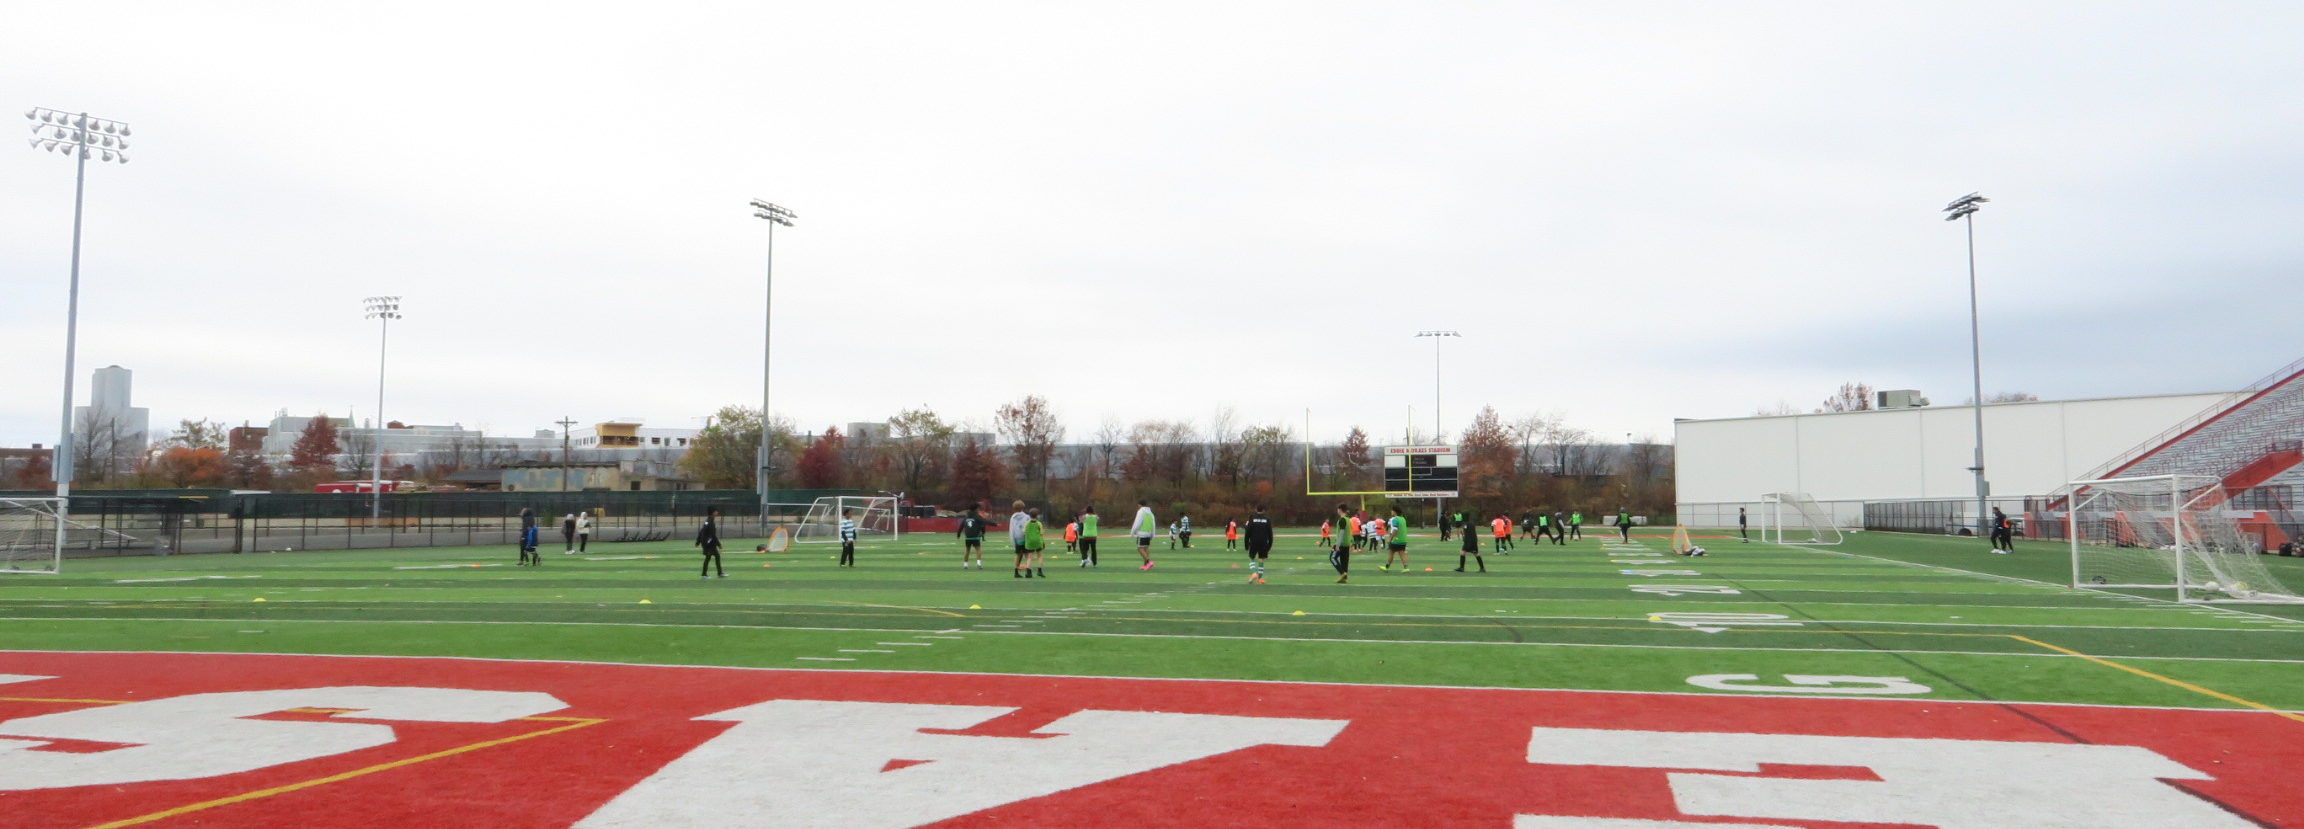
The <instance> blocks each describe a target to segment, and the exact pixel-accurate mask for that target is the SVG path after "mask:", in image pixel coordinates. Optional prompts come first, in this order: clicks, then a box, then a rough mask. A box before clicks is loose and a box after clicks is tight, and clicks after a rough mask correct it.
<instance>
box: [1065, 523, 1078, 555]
mask: <svg viewBox="0 0 2304 829" xmlns="http://www.w3.org/2000/svg"><path fill="white" fill-rule="evenodd" d="M1064 552H1067V553H1079V552H1080V522H1078V521H1074V522H1071V523H1069V524H1065V525H1064Z"/></svg>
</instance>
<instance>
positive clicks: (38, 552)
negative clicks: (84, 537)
mask: <svg viewBox="0 0 2304 829" xmlns="http://www.w3.org/2000/svg"><path fill="white" fill-rule="evenodd" d="M63 503H64V502H63V500H62V499H58V498H7V499H0V573H49V574H53V573H56V572H59V571H61V570H62V569H63V566H64V543H65V538H64V533H63V532H61V530H62V528H63V527H65V526H67V524H66V521H65V519H63V518H60V517H58V515H57V512H58V507H60V506H62V505H63Z"/></svg>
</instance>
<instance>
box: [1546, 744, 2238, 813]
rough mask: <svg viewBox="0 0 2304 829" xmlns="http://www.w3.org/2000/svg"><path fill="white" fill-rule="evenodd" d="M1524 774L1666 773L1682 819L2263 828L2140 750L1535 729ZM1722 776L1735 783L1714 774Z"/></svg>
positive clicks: (2178, 769) (2189, 773)
mask: <svg viewBox="0 0 2304 829" xmlns="http://www.w3.org/2000/svg"><path fill="white" fill-rule="evenodd" d="M1528 762H1531V763H1544V764H1550V765H1572V766H1614V767H1621V768H1651V769H1657V770H1659V771H1662V772H1664V776H1665V780H1666V781H1667V783H1668V784H1669V785H1670V786H1671V788H1672V798H1673V800H1674V802H1676V803H1677V804H1678V805H1679V807H1680V811H1681V812H1682V813H1684V814H1688V815H1692V816H1696V815H1700V816H1705V817H1731V818H1760V819H1768V818H1782V819H1786V820H1817V821H1844V822H1849V823H1895V824H1915V825H1920V826H1938V827H1943V829H2047V827H2096V826H2183V827H2188V829H2248V827H2253V826H2255V825H2256V824H2254V823H2252V822H2249V821H2245V820H2242V819H2240V818H2239V817H2236V816H2234V815H2232V814H2231V813H2229V812H2226V811H2224V810H2223V809H2219V808H2217V807H2216V806H2215V805H2214V804H2212V803H2209V802H2208V801H2205V800H2202V799H2200V798H2196V797H2193V796H2191V795H2189V794H2185V793H2184V792H2182V791H2179V790H2177V789H2176V788H2175V787H2173V786H2170V785H2168V784H2167V783H2165V782H2162V781H2165V780H2212V779H2214V778H2212V777H2209V776H2208V775H2205V774H2202V773H2200V772H2197V771H2194V770H2192V769H2191V768H2188V767H2186V766H2184V765H2182V764H2180V763H2177V762H2175V761H2172V760H2169V759H2168V758H2166V757H2162V756H2160V755H2159V754H2158V753H2156V752H2153V751H2150V750H2148V749H2143V748H2137V747H2135V746H2104V745H2073V744H2070V743H2026V742H1996V741H1985V740H1935V739H1913V738H1895V737H1818V736H1810V735H1788V734H1711V733H1701V732H1696V733H1688V732H1673V731H1605V730H1598V729H1584V728H1537V729H1535V730H1534V733H1533V734H1532V735H1531V737H1530V739H1529V741H1528ZM1765 764H1782V765H1800V766H1840V767H1855V768H1863V769H1868V770H1870V771H1871V773H1872V775H1873V776H1874V777H1877V778H1878V779H1877V780H1845V779H1842V780H1801V779H1793V778H1784V777H1766V776H1754V773H1755V772H1759V771H1760V770H1761V767H1762V766H1763V765H1765ZM1714 771H1717V772H1733V773H1734V774H1707V773H1705V772H1714ZM1721 825H1723V824H1718V823H1697V822H1693V821H1689V822H1681V821H1622V820H1616V819H1612V818H1581V817H1545V816H1538V815H1521V816H1520V817H1519V818H1518V819H1517V820H1516V821H1515V822H1514V823H1513V826H1514V827H1516V829H1633V827H1642V828H1643V829H1651V828H1652V829H1665V827H1681V826H1687V827H1696V826H1702V827H1706V829H1717V827H1719V826H1721ZM1747 825H1750V824H1747Z"/></svg>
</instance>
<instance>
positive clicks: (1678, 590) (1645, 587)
mask: <svg viewBox="0 0 2304 829" xmlns="http://www.w3.org/2000/svg"><path fill="white" fill-rule="evenodd" d="M1632 592H1634V593H1654V594H1656V595H1658V596H1686V595H1690V594H1696V593H1702V594H1708V595H1714V596H1734V595H1736V594H1739V593H1742V592H1744V591H1742V590H1738V589H1736V588H1733V587H1729V586H1727V585H1724V584H1635V585H1632Z"/></svg>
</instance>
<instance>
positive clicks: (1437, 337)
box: [1410, 331, 1471, 537]
mask: <svg viewBox="0 0 2304 829" xmlns="http://www.w3.org/2000/svg"><path fill="white" fill-rule="evenodd" d="M1463 336H1464V335H1462V334H1458V333H1456V332H1454V331H1418V332H1416V337H1417V338H1418V339H1424V338H1430V339H1431V340H1432V440H1433V441H1434V442H1435V443H1439V444H1447V443H1448V442H1449V441H1448V429H1447V427H1445V426H1442V425H1441V423H1442V421H1441V420H1440V341H1441V340H1443V339H1446V338H1449V337H1455V338H1459V339H1461V338H1462V337H1463ZM1410 431H1414V429H1413V428H1411V429H1410ZM1432 518H1433V523H1436V524H1443V525H1445V524H1446V523H1447V521H1448V499H1446V498H1435V499H1433V501H1432ZM1465 532H1471V530H1465ZM1441 535H1442V536H1443V537H1445V536H1446V535H1447V531H1446V530H1442V531H1441Z"/></svg>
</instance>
